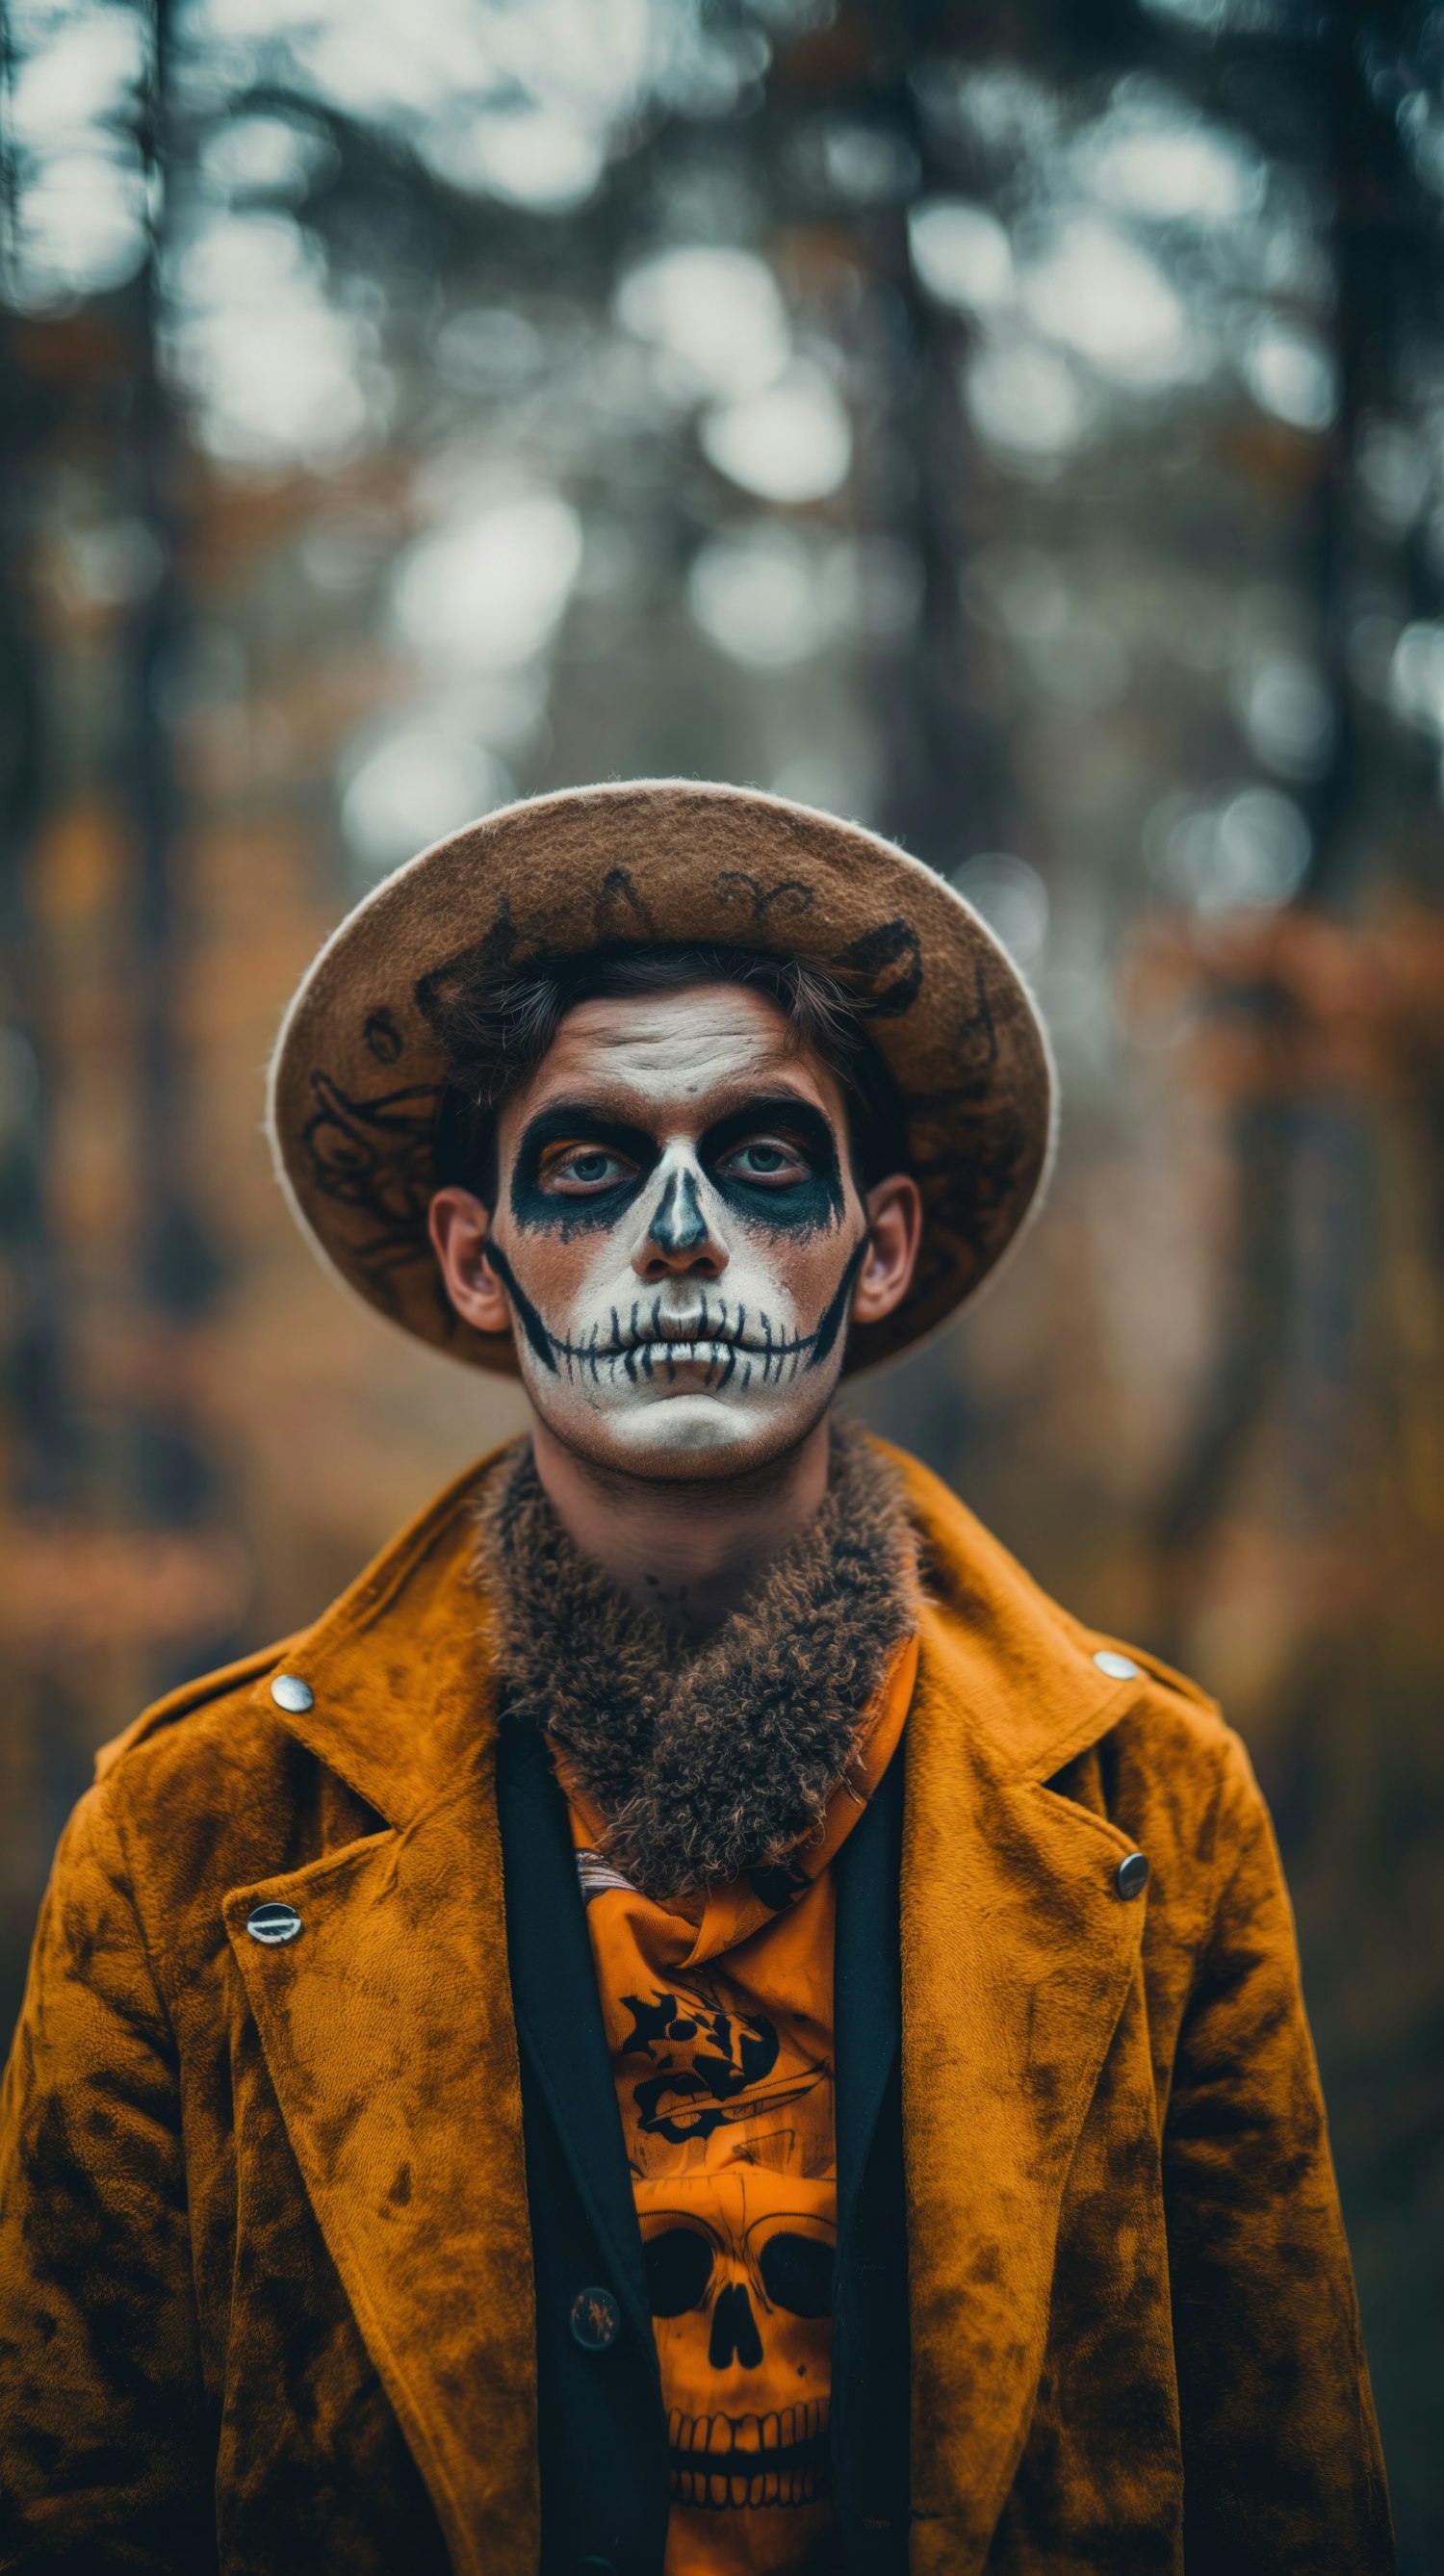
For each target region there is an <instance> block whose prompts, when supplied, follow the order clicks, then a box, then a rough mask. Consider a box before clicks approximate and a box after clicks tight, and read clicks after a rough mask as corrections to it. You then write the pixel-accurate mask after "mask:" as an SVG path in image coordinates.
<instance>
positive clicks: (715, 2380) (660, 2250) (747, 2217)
mask: <svg viewBox="0 0 1444 2576" xmlns="http://www.w3.org/2000/svg"><path fill="white" fill-rule="evenodd" d="M757 2144H758V2145H759V2146H762V2147H764V2149H765V2151H767V2152H769V2153H770V2154H771V2155H776V2154H777V2153H778V2151H779V2150H781V2153H782V2156H783V2158H784V2161H782V2162H780V2163H773V2162H767V2163H752V2162H741V2161H739V2162H737V2163H734V2164H731V2165H728V2166H727V2167H726V2168H725V2169H724V2170H722V2171H721V2172H717V2171H715V2170H714V2171H713V2172H712V2173H711V2174H710V2175H709V2176H708V2181H707V2189H706V2192H705V2195H699V2196H698V2198H697V2201H696V2204H695V2205H693V2202H692V2195H691V2194H690V2193H689V2192H688V2190H687V2187H686V2176H685V2174H679V2173H676V2172H673V2173H671V2174H667V2175H661V2176H658V2178H657V2179H656V2180H655V2181H650V2182H648V2181H641V2180H638V2181H637V2182H636V2184H635V2189H636V2198H637V2214H638V2218H639V2220H640V2223H641V2231H642V2250H643V2256H644V2260H645V2263H646V2271H647V2283H648V2288H649V2291H650V2295H651V2302H652V2313H653V2318H654V2322H655V2329H656V2334H657V2342H658V2356H659V2359H660V2362H661V2365H662V2377H663V2383H664V2385H665V2386H666V2387H667V2388H668V2389H669V2391H671V2392H672V2393H673V2395H674V2396H675V2395H678V2394H681V2393H682V2392H684V2391H685V2392H686V2393H687V2394H689V2395H691V2396H693V2397H694V2398H695V2405H694V2407H693V2408H692V2409H690V2410H689V2409H688V2408H686V2407H685V2406H679V2405H675V2404H674V2405H673V2406H672V2408H671V2410H670V2414H669V2418H668V2426H667V2442H668V2450H669V2454H670V2461H671V2472H672V2494H673V2498H674V2500H675V2501H676V2502H677V2503H679V2504H690V2505H693V2506H699V2505H700V2506H712V2507H714V2508H720V2507H723V2506H732V2507H734V2508H735V2507H737V2506H754V2507H755V2506H761V2505H799V2504H805V2503H809V2502H811V2501H812V2500H813V2499H814V2498H817V2497H820V2496H821V2495H823V2494H825V2492H826V2484H827V2417H828V2382H829V2376H830V2371H829V2356H830V2344H831V2336H832V2265H833V2252H834V2247H835V2242H836V2233H837V2230H836V2216H835V2214H836V2206H837V2185H836V2180H835V2178H834V2177H833V2176H830V2175H829V2176H821V2175H819V2176H816V2177H810V2176H808V2175H807V2174H805V2173H803V2172H801V2171H799V2170H798V2168H797V2165H796V2164H795V2163H793V2162H789V2161H786V2160H785V2159H786V2158H787V2155H788V2151H789V2149H790V2148H792V2147H793V2145H794V2141H793V2139H792V2137H791V2134H790V2133H788V2132H781V2133H779V2132H776V2131H774V2132H773V2134H772V2135H771V2136H770V2137H769V2138H768V2139H767V2140H766V2141H761V2140H759V2141H758V2142H757Z"/></svg>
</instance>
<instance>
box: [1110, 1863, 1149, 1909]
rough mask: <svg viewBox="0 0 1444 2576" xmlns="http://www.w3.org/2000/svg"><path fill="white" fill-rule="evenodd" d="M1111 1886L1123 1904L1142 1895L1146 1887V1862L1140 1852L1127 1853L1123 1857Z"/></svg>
mask: <svg viewBox="0 0 1444 2576" xmlns="http://www.w3.org/2000/svg"><path fill="white" fill-rule="evenodd" d="M1113 1884H1114V1886H1115V1887H1116V1888H1117V1890H1118V1893H1119V1895H1120V1896H1121V1897H1122V1898H1123V1899H1124V1901H1125V1902H1127V1901H1128V1900H1129V1899H1131V1898H1132V1897H1135V1896H1141V1895H1142V1894H1143V1891H1144V1889H1145V1887H1146V1886H1147V1885H1148V1862H1147V1860H1146V1859H1145V1857H1144V1855H1143V1853H1142V1852H1129V1853H1127V1854H1126V1855H1125V1857H1124V1858H1123V1859H1122V1860H1121V1861H1120V1862H1119V1864H1118V1873H1117V1876H1116V1877H1115V1879H1114V1881H1113Z"/></svg>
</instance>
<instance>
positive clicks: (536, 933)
mask: <svg viewBox="0 0 1444 2576" xmlns="http://www.w3.org/2000/svg"><path fill="white" fill-rule="evenodd" d="M618 942H648V943H656V944H658V945H661V946H682V945H685V946H689V947H690V946H693V945H696V944H699V943H706V944H713V943H718V944H722V945H725V946H728V947H744V948H750V949H760V950H762V951H764V952H767V953H769V954H772V955H777V956H785V957H795V958H800V959H803V960H805V961H807V962H808V963H810V964H813V965H816V966H820V967H825V968H827V969H828V970H829V971H830V972H832V973H833V974H835V975H837V976H838V977H839V978H840V979H841V980H842V981H843V982H844V984H845V985H846V987H847V989H848V990H849V991H850V992H851V993H853V994H854V995H855V996H856V998H857V1000H858V1003H859V1005H860V1007H861V1009H862V1011H863V1014H864V1016H865V1019H866V1024H867V1029H868V1034H869V1036H870V1037H871V1039H872V1041H873V1043H874V1045H875V1046H876V1048H877V1050H878V1053H879V1054H880V1055H881V1056H882V1057H883V1059H884V1061H885V1063H886V1064H887V1065H888V1067H889V1069H890V1071H891V1073H892V1076H893V1080H894V1081H895V1083H896V1085H897V1088H898V1093H899V1096H900V1099H901V1102H902V1106H903V1111H904V1117H905V1125H906V1138H907V1155H908V1166H909V1169H910V1170H911V1171H912V1172H913V1173H914V1175H915V1176H916V1179H917V1181H918V1184H919V1187H920V1189H921V1191H922V1197H923V1206H924V1212H925V1223H924V1229H923V1241H922V1248H921V1252H920V1254H919V1259H918V1264H917V1270H916V1273H915V1275H914V1278H913V1282H912V1285H911V1287H910V1289H909V1291H908V1294H907V1296H906V1297H905V1298H904V1300H903V1302H902V1304H901V1305H900V1306H899V1307H898V1308H897V1309H896V1310H895V1312H894V1313H893V1314H891V1315H890V1316H888V1317H887V1318H886V1320H885V1321H884V1322H882V1323H876V1324H854V1326H853V1327H852V1330H851V1333H850V1335H849V1339H848V1344H847V1352H846V1358H845V1363H844V1364H845V1367H846V1369H847V1370H848V1372H849V1373H851V1374H855V1373H856V1372H857V1371H858V1370H860V1369H864V1368H870V1367H873V1366H875V1365H876V1364H877V1363H878V1362H879V1361H881V1360H886V1359H890V1358H892V1357H893V1356H894V1355H895V1354H896V1353H898V1352H899V1351H902V1350H904V1349H906V1348H908V1347H909V1346H910V1345H911V1344H913V1343H915V1342H917V1341H919V1340H920V1339H922V1338H923V1336H924V1335H926V1334H929V1333H931V1332H933V1331H934V1330H935V1329H936V1328H937V1326H938V1325H940V1324H941V1323H943V1322H945V1321H946V1319H947V1318H948V1316H950V1315H951V1314H952V1313H953V1311H954V1309H955V1308H956V1307H957V1306H959V1305H960V1304H961V1303H962V1301H963V1299H964V1298H966V1297H968V1296H970V1295H971V1294H972V1292H973V1290H974V1289H975V1288H977V1287H978V1286H979V1285H980V1283H981V1282H982V1280H983V1279H985V1278H986V1277H987V1276H988V1274H989V1273H990V1272H991V1271H993V1270H995V1269H996V1268H997V1265H998V1263H999V1262H1000V1261H1001V1259H1002V1257H1003V1255H1004V1253H1005V1252H1006V1251H1007V1250H1008V1248H1009V1246H1010V1245H1011V1244H1012V1243H1014V1242H1015V1241H1016V1239H1017V1236H1018V1233H1019V1231H1020V1229H1021V1227H1022V1226H1023V1224H1024V1222H1025V1220H1026V1219H1027V1217H1028V1215H1029V1213H1030V1211H1031V1210H1032V1209H1033V1208H1034V1207H1035V1205H1036V1203H1037V1200H1038V1197H1039V1194H1040V1191H1041V1189H1042V1186H1043V1183H1044V1180H1045V1178H1046V1174H1047V1170H1048V1165H1049V1160H1050V1156H1051V1151H1052V1140H1053V1123H1054V1099H1055V1085H1054V1079H1053V1071H1052V1064H1051V1059H1050V1056H1049V1052H1048V1045H1047V1040H1046V1037H1045V1035H1044V1031H1043V1027H1042V1023H1041V1021H1040V1019H1039V1016H1038V1013H1037V1010H1036V1008H1035V1006H1034V1003H1033V1000H1032V997H1031V995H1030V993H1029V992H1028V988H1027V986H1026V984H1025V983H1024V982H1023V979H1022V977H1021V976H1020V974H1019V973H1018V970H1017V968H1016V967H1015V966H1014V965H1013V963H1012V960H1011V959H1010V958H1009V956H1008V955H1007V952H1006V950H1004V949H1003V948H1002V947H1001V946H1000V945H999V943H998V941H997V940H996V939H995V938H994V937H993V935H992V933H991V931H989V929H988V928H987V926H986V924H985V923H984V922H982V921H981V920H980V919H979V917H978V915H977V914H976V913H975V912H974V911H973V910H972V908H971V906H970V905H968V904H966V903H965V902H964V901H963V899H962V897H961V896H960V895H957V894H955V893H954V892H953V890H952V888H951V887H950V886H949V885H947V884H946V883H945V881H944V880H943V879H942V878H941V877H939V876H937V875H935V874H934V872H933V871H932V870H931V869H930V868H926V867H923V866H922V865H921V864H920V863H919V862H918V861H917V860H916V859H912V858H909V857H908V856H907V854H906V852H905V851H902V850H900V849H897V848H896V847H895V846H894V845H893V844H892V843H891V842H889V841H884V840H882V839H880V838H879V837H878V836H877V835H876V834H874V833H872V832H868V831H864V830H863V829H862V828H861V827H860V826H859V825H857V824H853V823H844V822H840V821H839V820H838V819H837V818H836V817H835V816H834V815H831V814H822V813H818V812H815V811H814V810H812V809H811V808H810V807H807V806H802V805H794V804H792V803H790V802H788V801H787V800H786V799H784V798H782V797H777V796H766V795H762V794H760V793H758V792H756V791H754V790H752V789H747V788H739V787H726V786H712V785H704V784H700V783H697V782H695V781H692V780H688V779H656V780H652V779H644V780H628V781H626V782H624V783H622V784H619V785H610V786H599V787H585V788H571V789H567V790H564V791H562V792H560V793H558V794H554V795H549V796H538V797H530V798H528V799H526V800H525V801H524V802H522V803H520V804H516V805H510V806H507V807H505V808H504V809H503V810H502V811H501V812H499V813H495V814H489V815H487V816H486V817H485V819H484V820H483V821H481V822H479V823H473V824H469V825H468V826H467V827H466V829H465V830H463V831H460V832H455V833H453V834H451V835H450V837H449V838H448V839H446V840H444V841H438V842H436V843H435V844H434V845H433V846H432V847H431V848H430V849H428V850H423V851H422V852H421V854H420V856H419V857H417V858H414V859H411V860H409V861H408V862H407V863H406V865H405V866H404V867H401V868H398V869H397V870H396V872H395V873H394V875H392V876H389V877H387V878H386V879H384V881H383V882H382V883H381V884H380V885H379V886H377V887H376V889H375V890H374V892H373V893H371V894H369V895H368V896H367V897H366V898H365V900H364V902H362V903H360V904H358V905H357V906H356V908H355V910H354V911H353V912H351V913H350V914H349V915H348V916H347V918H346V919H345V920H344V921H343V922H342V923H341V925H340V928H339V929H338V930H337V931H336V932H335V933H334V935H333V936H332V938H331V939H329V940H328V941H327V943H326V945H325V947H324V948H323V949H322V950H321V952H320V954H319V956H318V957H317V958H316V959H315V961H314V963H313V964H312V966H311V968H310V970H309V972H308V973H307V975H306V977H305V979H304V981H303V982H302V984H301V985H300V987H299V989H298V991H297V993H296V995H295V997H294V999H293V1000H292V1002H291V1005H290V1008H289V1009H288V1011H287V1013H286V1017H285V1020H284V1022H283V1024H282V1028H281V1033H280V1037H279V1039H278V1041H277V1045H276V1050H275V1054H274V1056H273V1058H272V1062H271V1071H270V1085H269V1099H268V1132H269V1135H270V1140H271V1147H272V1152H273V1154H274V1157H275V1164H276V1171H277V1174H278V1177H279V1179H280V1181H281V1183H282V1186H283V1188H284V1189H285V1192H286V1195H287V1197H288V1199H289V1201H290V1205H291V1208H292V1211H293V1213H294V1215H295V1217H296V1220H297V1222H298V1224H299V1225H300V1227H301V1229H302V1232H303V1233H304V1234H305V1235H306V1236H307V1237H308V1239H309V1240H310V1242H311V1244H312V1245H313V1247H314V1248H315V1250H316V1251H317V1252H318V1253H319V1255H320V1256H321V1258H322V1260H323V1261H324V1262H325V1263H326V1264H327V1265H328V1266H329V1267H330V1268H331V1269H332V1270H334V1271H335V1272H336V1273H337V1274H338V1275H339V1276H340V1278H341V1279H342V1280H344V1281H345V1282H346V1283H347V1284H348V1285H349V1286H350V1287H351V1288H353V1289H355V1290H356V1291H357V1293H358V1294H359V1295H360V1296H362V1297H363V1298H364V1299H365V1300H366V1302H367V1304H368V1305H370V1306H372V1307H374V1308H375V1310H376V1312H377V1313H378V1314H381V1315H384V1316H385V1317H386V1318H387V1320H388V1321H389V1322H391V1323H394V1324H399V1325H400V1326H401V1327H402V1328H403V1330H405V1331H407V1332H409V1333H414V1334H416V1335H417V1336H418V1337H419V1339H421V1340H422V1341H425V1342H430V1343H433V1344H434V1345H435V1346H436V1347H437V1348H438V1349H440V1350H443V1351H445V1352H447V1353H448V1354H449V1355H450V1356H451V1357H452V1358H454V1359H459V1360H464V1361H467V1362H468V1363H470V1364H471V1365H472V1366H473V1367H476V1368H483V1369H491V1370H494V1371H498V1372H500V1373H502V1374H506V1375H515V1374H516V1367H517V1363H516V1357H515V1352H514V1350H513V1346H512V1339H511V1335H510V1333H497V1334H487V1333H480V1332H477V1331H476V1330H475V1329H474V1328H473V1327H472V1326H470V1325H468V1324H466V1323H464V1322H463V1321H462V1319H461V1317H460V1316H459V1315H458V1314H457V1313H456V1311H455V1309H454V1308H453V1306H452V1305H451V1302H450V1300H449V1298H448V1297H447V1294H446V1290H445V1286H444V1284H443V1281H442V1278H441V1274H440V1271H439V1269H438V1267H437V1264H436V1260H435V1256H434V1254H433V1252H432V1248H431V1243H430V1239H429V1236H428V1233H427V1212H428V1208H429V1206H430V1201H431V1197H432V1194H433V1191H434V1190H435V1188H436V1186H437V1182H436V1159H435V1158H436V1136H437V1114H438V1108H439V1103H440V1097H441V1092H442V1088H443V1086H444V1083H445V1079H446V1063H445V1057H444V1054H443V1051H442V1046H441V1043H440V1039H439V1037H438V1035H437V1032H436V1030H435V1029H434V1027H433V1026H432V1023H431V1020H430V1019H429V1018H428V1015H427V1009H426V1001H427V995H428V991H429V989H430V988H431V987H430V985H429V982H428V979H436V978H438V977H440V976H442V975H443V974H447V973H450V974H455V972H456V971H457V970H458V969H461V970H464V969H465V967H466V966H467V965H468V964H469V963H471V962H472V961H475V963H476V964H478V965H481V964H487V965H493V966H494V965H515V966H516V967H518V968H522V967H525V966H527V965H528V964H540V963H543V962H544V961H545V960H547V959H549V958H562V957H574V956H576V955H578V954H581V953H584V952H586V951H588V950H591V949H595V948H598V947H601V946H605V945H612V944H615V943H618Z"/></svg>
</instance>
